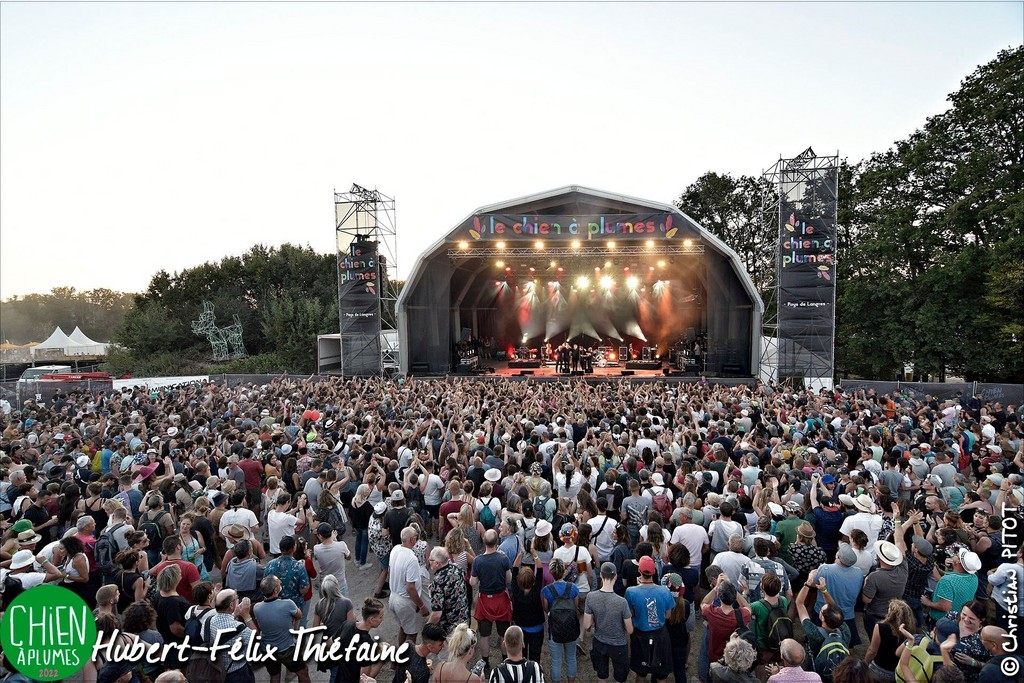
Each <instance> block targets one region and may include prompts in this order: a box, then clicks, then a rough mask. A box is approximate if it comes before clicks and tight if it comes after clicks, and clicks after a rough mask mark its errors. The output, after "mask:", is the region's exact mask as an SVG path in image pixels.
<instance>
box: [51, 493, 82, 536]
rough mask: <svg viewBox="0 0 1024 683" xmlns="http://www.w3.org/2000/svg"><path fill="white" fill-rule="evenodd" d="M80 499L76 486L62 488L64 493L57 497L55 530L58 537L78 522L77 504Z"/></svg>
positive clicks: (80, 495)
mask: <svg viewBox="0 0 1024 683" xmlns="http://www.w3.org/2000/svg"><path fill="white" fill-rule="evenodd" d="M81 498H82V492H81V489H79V488H78V485H77V484H68V485H67V486H65V487H64V492H63V493H61V494H60V495H59V496H58V497H57V529H58V530H59V531H58V534H59V535H60V536H63V535H64V532H65V531H67V530H68V529H70V528H71V527H73V526H74V525H75V522H76V521H77V520H78V516H79V512H78V503H79V502H80V501H81Z"/></svg>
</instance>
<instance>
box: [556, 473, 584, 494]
mask: <svg viewBox="0 0 1024 683" xmlns="http://www.w3.org/2000/svg"><path fill="white" fill-rule="evenodd" d="M555 488H556V489H557V490H558V495H559V497H561V498H569V499H571V500H575V498H576V496H578V495H579V493H580V489H582V488H583V475H582V474H580V473H579V472H573V473H572V479H570V480H569V481H568V482H566V480H565V475H564V474H562V473H561V472H559V473H558V474H556V475H555Z"/></svg>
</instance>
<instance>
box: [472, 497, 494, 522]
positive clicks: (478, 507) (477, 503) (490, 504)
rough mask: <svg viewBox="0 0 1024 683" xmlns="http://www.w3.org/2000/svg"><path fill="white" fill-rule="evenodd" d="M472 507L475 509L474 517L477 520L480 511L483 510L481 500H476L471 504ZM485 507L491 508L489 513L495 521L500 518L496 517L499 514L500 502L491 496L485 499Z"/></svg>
mask: <svg viewBox="0 0 1024 683" xmlns="http://www.w3.org/2000/svg"><path fill="white" fill-rule="evenodd" d="M473 505H474V506H475V507H476V516H477V518H478V519H479V517H480V511H481V510H483V509H484V503H483V501H482V500H480V499H479V498H477V499H476V501H475V502H474V503H473ZM487 507H489V508H491V512H493V513H494V519H495V520H497V519H500V517H499V516H498V515H500V514H501V501H500V500H498V499H497V498H495V497H493V496H492V497H490V498H488V499H487Z"/></svg>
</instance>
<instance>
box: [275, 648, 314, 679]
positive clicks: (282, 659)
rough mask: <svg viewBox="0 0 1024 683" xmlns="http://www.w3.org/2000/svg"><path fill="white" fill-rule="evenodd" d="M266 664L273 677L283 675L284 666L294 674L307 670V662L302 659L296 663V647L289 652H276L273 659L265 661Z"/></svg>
mask: <svg viewBox="0 0 1024 683" xmlns="http://www.w3.org/2000/svg"><path fill="white" fill-rule="evenodd" d="M265 664H266V665H267V673H268V674H270V675H271V676H276V675H278V674H279V673H281V667H282V666H283V667H284V668H286V669H288V670H289V671H291V672H292V673H297V672H299V671H302V670H303V669H305V668H306V662H304V661H302V660H301V659H300V660H297V661H296V658H295V646H294V645H293V646H292V647H290V648H288V649H287V650H281V651H278V652H275V653H274V656H273V657H271V658H269V659H267V660H266V661H265Z"/></svg>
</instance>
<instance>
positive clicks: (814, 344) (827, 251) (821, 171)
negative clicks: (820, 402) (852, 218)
mask: <svg viewBox="0 0 1024 683" xmlns="http://www.w3.org/2000/svg"><path fill="white" fill-rule="evenodd" d="M794 161H796V162H798V163H796V164H793V163H791V165H790V167H787V169H786V170H783V171H782V172H781V173H780V176H779V194H780V199H781V210H780V221H779V222H780V225H779V242H778V252H779V253H778V259H779V260H778V273H779V299H778V306H779V312H778V321H779V331H778V334H779V340H780V343H779V360H778V363H779V378H780V379H782V378H788V377H816V378H831V377H832V374H833V368H834V365H835V363H834V346H835V344H834V341H835V340H834V337H835V284H836V283H835V273H836V270H835V219H836V208H837V202H836V192H837V190H838V188H837V182H838V175H837V172H836V167H835V166H834V165H831V166H827V167H822V168H819V167H817V166H816V163H815V161H816V160H814V159H811V160H802V161H801V160H794Z"/></svg>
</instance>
